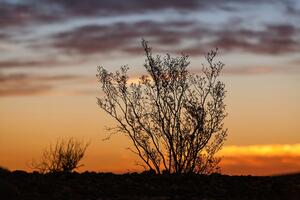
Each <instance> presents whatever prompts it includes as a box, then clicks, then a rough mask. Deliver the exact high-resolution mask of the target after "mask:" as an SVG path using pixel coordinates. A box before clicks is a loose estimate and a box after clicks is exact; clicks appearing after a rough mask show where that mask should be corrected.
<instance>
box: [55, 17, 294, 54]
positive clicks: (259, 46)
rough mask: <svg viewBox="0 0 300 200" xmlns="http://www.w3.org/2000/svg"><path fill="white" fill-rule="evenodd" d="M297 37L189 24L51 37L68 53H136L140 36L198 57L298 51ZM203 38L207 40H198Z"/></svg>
mask: <svg viewBox="0 0 300 200" xmlns="http://www.w3.org/2000/svg"><path fill="white" fill-rule="evenodd" d="M299 35H300V30H299V29H298V28H296V27H294V26H292V25H289V24H278V25H265V28H264V29H263V30H249V29H242V28H240V29H239V28H237V29H232V30H231V29H230V30H228V29H227V28H226V27H224V28H223V29H220V30H214V29H211V27H208V26H205V25H203V24H199V23H197V22H192V21H185V22H183V21H179V22H176V21H175V22H169V23H167V22H165V23H159V22H151V21H142V22H137V23H117V24H112V25H106V26H100V25H99V26H98V25H90V26H83V27H80V28H77V29H74V30H70V31H66V32H63V33H58V34H56V35H54V36H53V39H54V43H53V46H54V47H56V48H59V49H63V50H65V51H66V52H69V53H70V52H71V53H80V54H91V53H109V52H112V51H125V52H128V53H133V54H136V53H141V51H142V49H141V47H140V45H139V43H138V41H140V40H141V38H142V37H144V38H146V39H147V38H149V40H150V41H151V44H152V45H154V46H157V49H160V48H161V47H168V49H170V52H176V53H180V52H185V53H188V54H192V55H193V54H195V55H202V54H203V53H204V52H205V51H207V50H209V49H212V48H216V47H218V48H220V49H221V50H222V51H223V52H231V51H243V52H250V53H262V54H271V55H276V54H284V53H293V52H298V51H299V50H300V41H299V38H298V39H297V37H299ZM203 38H206V39H208V40H202V39H203ZM184 41H190V43H192V45H190V46H189V47H188V48H182V46H181V44H182V43H183V42H184ZM175 48H176V49H175ZM162 49H163V48H162ZM165 49H166V48H165Z"/></svg>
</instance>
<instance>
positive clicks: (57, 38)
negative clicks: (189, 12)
mask: <svg viewBox="0 0 300 200" xmlns="http://www.w3.org/2000/svg"><path fill="white" fill-rule="evenodd" d="M190 25H191V22H170V23H167V24H165V23H158V22H151V21H143V22H137V23H133V24H127V23H117V24H113V25H107V26H100V25H93V26H84V27H80V28H77V29H74V30H71V31H67V32H63V33H59V34H56V35H54V37H53V39H54V43H53V46H54V47H56V48H60V49H64V50H66V51H67V52H78V53H81V54H90V53H107V52H110V51H118V50H124V51H128V52H131V53H132V52H135V51H139V50H138V49H141V48H140V46H139V44H138V43H137V41H140V40H141V38H142V37H145V38H155V39H156V43H158V44H160V45H176V44H178V43H179V42H180V40H181V38H184V37H188V36H189V35H190V33H187V32H183V31H178V30H171V29H170V28H175V29H178V26H180V27H181V28H182V29H184V28H186V27H188V26H190ZM136 48H138V49H136Z"/></svg>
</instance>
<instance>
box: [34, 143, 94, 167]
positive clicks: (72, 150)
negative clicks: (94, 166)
mask: <svg viewBox="0 0 300 200" xmlns="http://www.w3.org/2000/svg"><path fill="white" fill-rule="evenodd" d="M88 146H89V143H87V142H83V141H79V140H75V139H74V138H70V139H68V140H57V142H56V144H55V146H52V145H50V147H49V148H48V149H46V150H45V151H44V152H43V155H42V157H41V158H40V159H39V160H38V161H33V162H32V166H33V168H34V169H35V170H37V171H39V172H40V173H47V172H51V173H57V172H71V171H73V170H74V169H76V168H78V167H81V166H83V165H82V164H80V161H81V160H82V159H83V157H84V154H85V151H86V149H87V147H88Z"/></svg>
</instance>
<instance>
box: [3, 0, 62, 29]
mask: <svg viewBox="0 0 300 200" xmlns="http://www.w3.org/2000/svg"><path fill="white" fill-rule="evenodd" d="M53 11H55V9H54V8H53V7H52V6H51V5H44V4H41V2H39V1H26V0H25V1H23V2H22V3H10V2H9V1H4V2H2V3H0V27H11V26H13V27H14V26H24V25H30V24H33V23H49V22H54V21H57V20H61V19H63V17H62V15H61V14H55V15H54V14H53Z"/></svg>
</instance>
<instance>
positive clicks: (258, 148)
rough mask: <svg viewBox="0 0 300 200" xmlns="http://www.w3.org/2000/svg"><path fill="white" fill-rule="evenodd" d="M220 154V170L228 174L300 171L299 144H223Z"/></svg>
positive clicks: (267, 173) (269, 173) (266, 173)
mask: <svg viewBox="0 0 300 200" xmlns="http://www.w3.org/2000/svg"><path fill="white" fill-rule="evenodd" d="M220 155H221V156H222V157H223V160H222V162H221V167H222V171H223V172H224V173H228V174H237V175H240V174H252V175H274V174H282V173H292V172H300V144H282V145H280V144H274V145H272V144H268V145H249V146H234V145H233V146H225V147H224V148H223V149H222V150H221V152H220Z"/></svg>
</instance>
